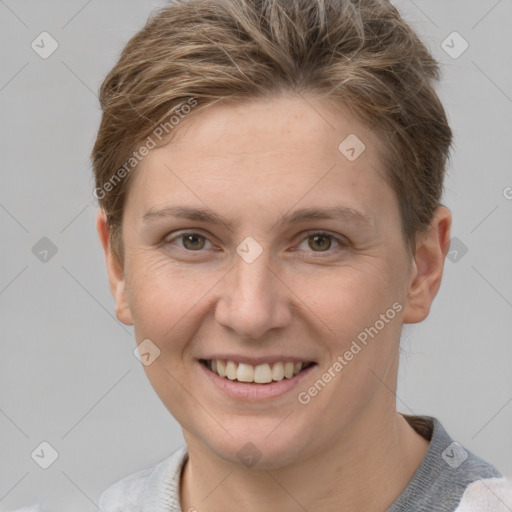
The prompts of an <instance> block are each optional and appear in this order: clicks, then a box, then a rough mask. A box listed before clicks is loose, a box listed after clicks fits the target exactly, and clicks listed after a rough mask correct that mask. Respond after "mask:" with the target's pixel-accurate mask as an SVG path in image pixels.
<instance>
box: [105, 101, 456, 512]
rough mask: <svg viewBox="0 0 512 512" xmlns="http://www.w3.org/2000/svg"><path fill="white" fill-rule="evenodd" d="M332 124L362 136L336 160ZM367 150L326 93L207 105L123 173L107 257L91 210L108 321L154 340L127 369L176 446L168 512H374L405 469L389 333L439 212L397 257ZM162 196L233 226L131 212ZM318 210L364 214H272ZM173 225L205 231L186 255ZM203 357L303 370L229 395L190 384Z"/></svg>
mask: <svg viewBox="0 0 512 512" xmlns="http://www.w3.org/2000/svg"><path fill="white" fill-rule="evenodd" d="M349 134H356V135H357V137H358V138H359V139H360V140H362V141H363V142H364V144H365V146H366V149H365V151H364V152H363V153H362V154H361V156H359V158H357V159H356V160H355V161H353V162H351V161H349V160H348V159H347V158H345V156H344V155H343V154H342V153H341V152H340V151H339V150H338V145H339V144H340V142H341V141H343V140H344V139H345V138H346V137H347V136H348V135H349ZM381 151H382V145H381V142H380V141H379V139H378V138H377V137H376V135H375V134H374V133H373V132H372V131H370V130H369V129H368V128H367V127H365V126H364V125H363V124H361V123H360V122H359V121H357V120H356V119H355V118H354V117H353V116H352V115H351V113H350V112H349V111H348V110H347V109H346V108H343V107H342V106H340V105H338V106H336V107H335V106H333V105H332V104H330V103H328V102H327V100H322V99H315V98H308V100H307V101H305V99H304V98H298V97H292V96H282V97H276V98H273V99H268V100H266V101H253V102H249V103H245V104H227V103H218V104H216V105H215V106H213V107H212V108H209V109H207V110H204V111H201V112H196V113H194V112H192V113H191V114H189V116H188V117H187V118H186V119H185V120H184V121H182V123H181V124H180V126H179V131H177V132H176V136H175V138H174V140H173V142H172V143H171V144H169V145H167V146H165V147H162V148H159V149H155V150H153V151H151V152H150V154H149V155H148V156H147V157H146V158H145V159H144V160H143V161H142V162H141V164H140V165H139V168H138V169H137V170H136V173H137V174H136V175H135V176H134V178H135V179H134V181H133V182H132V187H131V189H130V192H129V194H128V197H127V201H126V206H125V212H124V217H123V224H122V229H123V241H124V252H125V258H124V262H123V264H122V265H121V264H120V263H119V262H118V261H117V260H116V258H115V257H114V255H113V253H112V249H111V246H110V243H109V232H108V227H107V225H106V222H105V216H104V214H103V212H101V211H100V212H99V214H98V217H97V229H98V233H99V237H100V240H101V243H102V246H103V249H104V251H105V256H106V263H107V269H108V274H109V280H110V287H111V290H112V293H113V295H114V298H115V301H116V314H117V318H118V319H119V320H120V321H121V322H123V323H125V324H129V325H132V324H133V325H134V330H135V335H136V339H137V343H140V342H141V341H142V340H144V339H147V338H149V339H150V340H152V342H154V343H155V344H156V345H157V346H158V347H159V349H160V350H161V354H160V356H159V357H158V358H157V359H156V360H155V361H154V362H153V363H152V364H151V365H149V366H145V367H144V369H145V371H146V374H147V376H148V378H149V380H150V382H151V384H152V386H153V387H154V389H155V391H156V392H157V394H158V396H159V397H160V399H161V400H162V402H163V403H164V404H165V406H166V407H167V408H168V410H169V411H170V412H171V413H172V414H173V416H174V417H175V418H176V419H177V421H178V422H179V423H180V424H181V426H182V428H183V432H184V436H185V439H186V442H187V446H188V451H189V459H188V462H187V463H186V465H185V467H184V470H183V472H182V479H181V487H180V493H181V506H182V509H183V510H189V509H190V508H191V507H194V508H195V509H197V510H198V511H200V512H209V511H218V510H223V511H226V512H229V511H235V510H244V511H249V512H251V511H261V510H276V511H277V510H279V511H285V512H287V511H290V512H291V511H296V510H304V509H306V510H310V511H312V510H314V511H315V512H330V511H333V512H334V511H337V512H340V511H342V512H344V511H355V510H365V511H367V512H372V511H375V512H377V511H383V510H385V509H386V508H387V507H389V506H390V505H391V504H392V503H393V501H394V500H395V499H396V498H397V497H398V495H399V494H400V493H401V492H402V491H403V490H404V488H405V487H406V485H407V483H408V482H409V481H410V479H411V478H412V476H413V474H414V472H415V471H416V469H417V468H418V466H419V465H420V464H421V461H422V459H423V457H424V456H425V453H426V451H427V449H428V442H427V441H426V440H425V439H423V438H422V437H421V436H419V435H418V434H417V433H416V432H415V431H414V430H413V429H412V428H411V427H410V426H409V424H408V423H407V422H406V421H405V419H404V418H403V417H402V416H401V415H400V414H398V413H397V411H396V404H395V391H396V381H397V373H398V360H399V342H400V333H401V328H402V325H403V324H404V323H415V322H420V321H422V320H423V319H424V318H426V316H427V315H428V313H429V310H430V306H431V303H432V301H433V299H434V297H435V295H436V293H437V291H438V289H439V286H440V283H441V277H442V271H443V264H444V259H445V256H446V253H447V250H448V247H449V239H450V226H451V215H450V212H449V210H447V209H446V208H444V207H439V208H438V209H437V210H436V212H435V216H434V219H433V221H432V224H431V227H430V229H429V231H428V232H427V233H425V234H422V235H421V236H419V238H418V241H417V244H416V252H415V254H414V255H412V254H411V253H410V252H409V251H408V249H407V246H406V244H405V241H404V239H403V238H402V234H401V220H400V215H399V209H398V200H397V198H396V196H395V194H394V192H393V191H392V189H391V188H390V187H389V185H388V184H387V183H386V181H385V180H384V179H383V177H382V176H383V172H384V171H383V169H382V167H381V164H380V160H381V158H380V156H381V154H382V153H381ZM177 204H180V205H186V206H190V207H198V208H205V207H208V208H210V209H211V210H213V211H215V212H216V213H217V214H219V215H222V216H223V217H226V218H227V219H230V220H232V221H236V224H232V225H224V224H219V225H216V224H212V223H210V222H203V221H196V220H193V221H192V220H186V219H179V218H174V217H162V218H156V219H155V218H153V219H152V220H151V221H150V222H148V223H144V222H143V216H144V214H145V213H147V212H148V211H149V210H150V209H161V208H163V207H165V206H169V205H177ZM205 205H206V206H205ZM326 206H343V207H350V208H353V209H356V210H358V211H359V212H361V213H363V214H364V215H366V216H367V217H369V219H370V220H369V222H368V223H367V224H365V225H363V224H357V223H355V222H353V221H350V220H348V219H344V218H338V219H323V220H322V219H317V220H305V221H303V222H300V223H298V224H290V223H284V224H282V225H281V224H277V221H278V219H279V218H280V217H281V216H282V215H284V214H288V213H293V212H294V211H295V210H297V209H300V208H309V207H311V208H318V207H326ZM184 230H185V231H187V230H188V231H193V232H194V233H197V234H198V235H202V236H204V237H206V238H205V239H202V238H199V240H198V239H195V240H194V243H195V245H192V249H190V247H191V246H190V245H184V244H185V241H184V240H183V238H179V237H176V235H177V234H178V233H179V234H181V235H183V234H184V232H185V231H184ZM319 230H322V231H327V232H328V234H330V235H332V236H333V237H334V238H331V239H330V238H329V237H327V239H326V238H323V239H321V240H320V242H323V245H321V248H319V245H318V244H316V243H315V239H313V238H312V233H311V232H313V235H314V233H315V232H316V231H319ZM248 236H251V237H253V238H254V239H255V240H256V241H257V242H258V243H259V245H260V246H261V247H262V250H263V252H262V253H261V255H260V256H259V257H258V258H257V259H256V260H255V261H253V262H252V263H250V264H249V263H247V262H246V261H244V259H242V258H241V257H240V256H239V255H238V254H237V252H236V248H237V246H238V245H239V244H240V243H241V242H242V241H243V240H244V239H245V238H246V237H248ZM336 238H338V239H340V240H341V241H345V243H346V245H344V244H342V245H338V244H337V242H336ZM171 239H173V240H171ZM166 241H167V242H166ZM329 241H330V242H331V245H330V247H329ZM326 246H327V250H322V248H324V249H325V248H326ZM196 247H199V250H197V249H196V250H194V248H196ZM201 247H202V248H201ZM394 303H399V304H401V305H402V309H401V311H400V312H399V313H397V314H396V316H395V318H394V319H393V320H391V321H389V322H388V323H386V325H385V327H384V328H382V329H381V330H380V331H379V333H378V335H376V336H375V337H374V338H373V339H371V340H370V342H369V343H368V344H367V345H366V346H365V347H364V348H363V349H362V350H361V351H360V352H359V353H358V354H357V355H356V356H354V358H353V359H352V360H351V361H350V362H349V363H348V364H347V365H346V366H345V367H344V368H343V370H342V371H341V372H339V373H337V374H336V376H335V377H334V378H332V380H331V381H330V382H329V384H328V385H326V386H325V387H324V388H323V389H322V390H321V392H319V393H318V394H317V395H316V396H314V397H313V398H312V399H311V401H310V402H309V403H308V404H306V405H304V404H301V403H300V402H299V401H298V399H297V394H298V392H299V391H304V390H306V391H307V390H308V388H309V387H311V386H312V385H313V383H314V382H315V381H317V380H318V379H319V378H321V376H322V374H323V373H324V372H326V371H327V370H328V368H329V367H332V364H333V362H334V361H336V358H337V357H338V356H339V355H343V354H344V353H345V352H346V351H347V349H348V348H349V347H350V345H351V343H352V341H353V340H355V339H356V338H357V335H358V334H359V333H360V332H361V331H363V330H364V329H365V328H366V327H369V326H373V325H374V324H375V322H376V321H377V320H378V319H379V318H380V315H381V314H383V313H385V312H386V311H387V310H388V309H389V308H391V307H392V304H394ZM217 352H224V353H228V354H244V355H247V356H248V357H252V356H253V357H258V356H267V355H269V354H290V355H294V356H296V357H298V358H299V359H303V360H305V361H315V362H317V366H316V367H315V368H313V370H312V371H311V372H310V374H309V375H308V376H306V377H305V379H304V380H303V381H302V382H301V383H300V385H299V387H298V388H297V389H294V390H293V391H291V392H289V393H285V394H284V395H282V396H280V397H276V398H273V399H269V400H266V401H262V400H242V399H235V398H231V397H228V396H226V395H225V394H223V393H222V392H221V391H220V390H219V389H217V388H216V387H215V386H212V384H211V383H210V381H209V380H208V379H207V378H206V377H205V376H204V372H203V370H202V368H201V367H200V363H199V362H198V358H203V357H205V356H207V355H211V354H213V353H217ZM249 441H250V442H252V443H253V444H254V445H255V446H256V447H257V448H258V450H259V451H260V452H261V455H262V457H261V459H260V461H259V462H258V463H257V464H256V465H255V466H254V467H252V468H249V467H246V466H245V465H244V464H242V463H241V461H240V460H239V458H238V457H237V452H238V451H239V450H240V449H241V448H242V446H244V445H245V443H247V442H249ZM368 489H372V492H368ZM205 497H206V498H205Z"/></svg>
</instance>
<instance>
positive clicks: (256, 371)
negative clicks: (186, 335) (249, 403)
mask: <svg viewBox="0 0 512 512" xmlns="http://www.w3.org/2000/svg"><path fill="white" fill-rule="evenodd" d="M206 364H207V366H208V368H210V370H212V372H215V373H216V374H217V375H220V376H221V377H227V378H228V379H229V380H238V381H240V382H255V383H257V384H266V383H268V382H272V381H273V380H283V379H284V378H286V379H291V378H292V377H293V376H294V375H297V373H299V372H300V371H301V370H302V368H303V367H304V366H305V365H306V363H293V362H291V361H287V362H280V361H279V362H277V363H274V364H273V365H272V364H269V363H264V364H258V365H257V366H253V365H251V364H246V363H236V362H235V361H226V360H224V359H214V360H209V361H206Z"/></svg>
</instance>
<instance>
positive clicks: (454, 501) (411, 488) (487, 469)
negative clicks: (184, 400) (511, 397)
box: [99, 414, 512, 512]
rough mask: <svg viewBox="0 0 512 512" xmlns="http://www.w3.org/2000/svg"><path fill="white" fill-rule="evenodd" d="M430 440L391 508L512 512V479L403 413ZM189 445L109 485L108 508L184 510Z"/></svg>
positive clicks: (104, 505)
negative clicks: (181, 491) (181, 499)
mask: <svg viewBox="0 0 512 512" xmlns="http://www.w3.org/2000/svg"><path fill="white" fill-rule="evenodd" d="M403 416H404V417H405V418H406V420H407V421H408V422H409V423H410V424H411V426H412V427H413V428H414V429H415V430H416V431H417V432H418V433H419V434H420V435H422V436H423V437H425V438H426V439H427V440H429V441H430V445H429V448H428V451H427V453H426V455H425V457H424V459H423V461H422V463H421V465H420V467H419V468H418V470H417V471H416V473H415V474H414V476H413V478H412V479H411V481H410V482H409V484H408V485H407V487H406V488H405V489H404V491H403V492H402V493H401V494H400V496H399V497H398V498H397V499H396V500H395V502H394V503H393V504H392V506H391V507H390V508H388V510H387V511H386V512H411V511H414V512H477V511H478V512H510V511H511V510H512V481H510V480H507V479H505V478H504V477H503V475H502V474H501V473H500V472H499V471H498V470H497V469H496V468H494V467H493V466H492V465H491V464H489V463H487V462H485V461H483V460H482V459H480V458H479V457H477V456H475V455H474V454H472V453H471V452H469V451H468V450H465V449H464V448H463V447H462V446H460V445H459V444H458V443H455V442H454V441H453V439H452V438H451V437H450V436H449V435H448V433H447V432H446V431H445V429H444V428H443V426H442V425H441V423H440V422H439V421H438V420H437V419H436V418H434V417H431V416H408V415H405V414H404V415H403ZM186 460H187V449H186V447H181V448H180V449H178V450H177V451H176V452H174V453H173V454H172V455H171V456H170V457H168V458H167V459H165V460H164V461H162V462H161V463H159V464H157V465H156V466H154V467H152V468H146V469H143V470H141V471H138V472H137V473H134V474H132V475H130V476H127V477H125V478H123V479H122V480H120V481H119V482H117V483H115V484H113V485H112V486H111V487H109V488H108V489H107V490H106V491H105V492H104V493H103V494H102V496H101V498H100V503H99V507H100V509H101V510H102V511H103V512H182V510H181V508H180V504H179V488H180V487H179V482H180V475H181V469H182V467H183V465H184V463H185V461H186Z"/></svg>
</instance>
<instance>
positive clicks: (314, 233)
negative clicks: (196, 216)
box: [162, 231, 349, 257]
mask: <svg viewBox="0 0 512 512" xmlns="http://www.w3.org/2000/svg"><path fill="white" fill-rule="evenodd" d="M191 235H193V236H197V237H202V238H204V239H205V240H206V241H208V242H210V241H209V240H208V238H207V237H206V236H205V235H202V234H201V233H197V232H195V231H183V232H181V233H178V234H177V235H175V236H173V237H172V238H165V239H164V240H163V242H162V245H163V246H167V245H170V244H172V243H173V242H174V241H176V240H183V238H185V237H187V236H191ZM314 236H322V237H326V238H328V239H330V240H331V241H335V242H336V243H337V244H338V246H337V247H335V248H334V249H332V248H329V249H327V250H326V251H313V250H310V251H309V252H311V253H313V254H318V255H320V257H321V255H322V254H326V255H332V253H333V252H335V251H336V249H338V250H340V249H344V248H347V247H348V246H349V243H348V241H345V240H343V239H341V238H338V237H336V236H334V235H332V234H331V233H327V232H325V231H309V232H307V233H306V234H305V237H304V238H303V239H301V244H302V243H303V242H306V241H307V240H308V239H309V238H312V237H314ZM210 243H211V242H210ZM299 245H300V244H299ZM178 247H179V248H180V249H182V250H184V251H186V252H187V253H190V254H193V253H198V254H200V253H202V252H203V249H199V250H197V251H193V250H189V249H187V248H185V247H180V246H178ZM296 250H297V249H293V251H296Z"/></svg>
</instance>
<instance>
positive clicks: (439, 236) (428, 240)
mask: <svg viewBox="0 0 512 512" xmlns="http://www.w3.org/2000/svg"><path fill="white" fill-rule="evenodd" d="M451 223H452V216H451V213H450V210H448V208H445V207H444V206H439V207H438V208H437V209H436V211H435V213H434V218H433V219H432V222H431V223H430V226H429V229H428V231H427V233H422V234H420V235H419V236H418V240H417V243H416V253H415V256H414V261H413V264H412V274H411V281H410V285H409V291H408V294H407V301H406V306H405V310H404V316H403V321H404V323H406V324H414V323H417V322H421V321H422V320H425V318H427V316H428V314H429V312H430V307H431V305H432V302H433V300H434V297H435V296H436V295H437V292H438V291H439V287H440V286H441V277H442V275H443V268H444V261H445V258H446V254H447V253H448V249H449V248H450V228H451Z"/></svg>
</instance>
